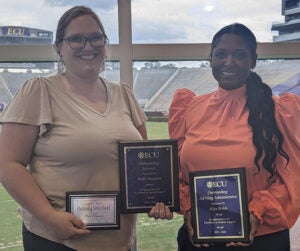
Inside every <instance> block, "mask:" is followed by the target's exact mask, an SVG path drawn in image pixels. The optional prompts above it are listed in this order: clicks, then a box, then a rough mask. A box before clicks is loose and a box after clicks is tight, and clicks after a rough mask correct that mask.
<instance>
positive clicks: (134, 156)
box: [119, 139, 179, 213]
mask: <svg viewBox="0 0 300 251" xmlns="http://www.w3.org/2000/svg"><path fill="white" fill-rule="evenodd" d="M119 161H120V190H121V208H122V212H124V213H147V212H149V211H150V210H151V208H152V207H153V206H155V203H156V202H163V203H164V204H165V205H166V206H169V208H170V210H171V211H179V186H178V147H177V140H172V139H167V140H140V141H126V142H125V141H124V142H119Z"/></svg>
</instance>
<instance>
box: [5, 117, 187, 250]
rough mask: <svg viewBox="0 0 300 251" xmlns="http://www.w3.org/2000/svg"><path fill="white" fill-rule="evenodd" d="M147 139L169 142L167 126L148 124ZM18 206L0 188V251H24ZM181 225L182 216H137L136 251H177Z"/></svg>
mask: <svg viewBox="0 0 300 251" xmlns="http://www.w3.org/2000/svg"><path fill="white" fill-rule="evenodd" d="M147 131H148V138H149V139H166V138H168V128H167V123H163V122H147ZM17 207H18V206H17V204H16V203H15V202H14V200H13V199H12V198H11V197H10V196H9V195H8V194H7V192H6V191H5V189H4V188H3V187H2V185H1V184H0V222H1V228H0V251H3V250H5V251H23V247H22V235H21V224H22V221H21V218H20V216H19V215H18V212H17ZM181 224H182V216H180V215H178V214H175V215H174V219H173V220H171V221H167V220H154V219H150V218H149V217H148V216H147V214H139V216H138V224H137V249H138V251H153V250H156V251H176V250H177V242H176V235H177V230H178V228H179V227H180V225H181Z"/></svg>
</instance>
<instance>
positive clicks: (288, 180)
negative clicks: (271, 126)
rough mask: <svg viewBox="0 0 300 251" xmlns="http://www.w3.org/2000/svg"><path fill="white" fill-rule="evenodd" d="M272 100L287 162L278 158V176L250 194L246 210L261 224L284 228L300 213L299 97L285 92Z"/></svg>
mask: <svg viewBox="0 0 300 251" xmlns="http://www.w3.org/2000/svg"><path fill="white" fill-rule="evenodd" d="M274 102H275V117H276V121H277V124H278V127H279V129H280V130H281V132H282V134H283V137H284V143H283V148H284V150H285V151H286V152H287V153H288V155H289V163H288V165H287V166H286V161H285V159H284V158H282V157H281V156H280V157H278V158H277V160H276V167H277V171H278V178H277V179H276V181H275V182H274V183H272V185H270V187H269V188H268V189H266V190H261V191H257V192H255V193H254V194H253V199H252V201H251V202H250V203H249V210H250V212H253V213H254V214H255V215H256V216H257V217H258V219H259V220H260V221H261V222H262V223H264V224H266V225H269V226H277V227H282V228H283V229H284V228H291V227H292V226H293V224H294V223H295V221H296V220H297V218H298V216H299V213H300V97H299V96H296V95H294V94H285V95H283V96H281V97H275V98H274Z"/></svg>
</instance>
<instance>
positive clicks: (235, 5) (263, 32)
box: [0, 0, 284, 43]
mask: <svg viewBox="0 0 300 251" xmlns="http://www.w3.org/2000/svg"><path fill="white" fill-rule="evenodd" d="M0 3H1V8H0V26H10V25H14V26H25V27H31V28H38V29H45V30H50V31H52V32H53V33H54V34H55V30H56V25H57V21H58V19H59V18H60V16H61V15H62V14H63V13H64V12H65V11H66V10H67V9H69V8H70V7H72V6H74V5H82V4H83V5H86V6H89V7H91V8H92V9H94V10H95V11H96V12H97V14H98V15H99V17H100V19H101V20H102V22H103V24H104V27H105V29H106V33H107V34H108V37H109V40H110V43H118V17H117V0H82V1H80V0H29V1H28V0H0ZM131 7H132V27H133V30H132V37H133V42H134V43H208V42H210V41H211V39H212V37H213V35H214V33H215V32H217V31H218V30H219V29H220V28H221V27H223V26H224V25H227V24H230V23H232V22H240V23H243V24H245V25H247V26H248V27H249V28H250V29H252V30H253V31H254V33H255V35H256V37H257V40H258V41H259V42H271V41H272V39H273V36H274V35H277V33H276V32H272V31H271V27H272V23H273V22H283V20H284V17H283V16H282V15H281V0H263V1H253V0H182V1H174V0H132V3H131Z"/></svg>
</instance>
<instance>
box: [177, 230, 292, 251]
mask: <svg viewBox="0 0 300 251" xmlns="http://www.w3.org/2000/svg"><path fill="white" fill-rule="evenodd" d="M177 242H178V251H201V250H202V251H239V250H240V251H266V250H272V251H290V234H289V230H283V231H280V232H276V233H273V234H267V235H262V236H257V237H255V239H254V243H253V244H252V245H251V246H250V247H239V248H236V247H229V248H228V247H226V246H225V244H224V243H214V244H213V246H210V247H209V248H197V247H194V246H193V245H192V243H191V242H190V240H189V237H188V232H187V229H186V227H185V226H184V225H183V226H182V227H181V228H180V229H179V231H178V236H177Z"/></svg>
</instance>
